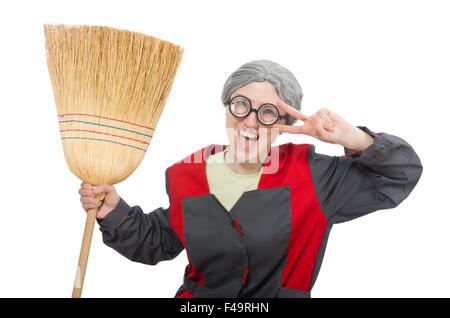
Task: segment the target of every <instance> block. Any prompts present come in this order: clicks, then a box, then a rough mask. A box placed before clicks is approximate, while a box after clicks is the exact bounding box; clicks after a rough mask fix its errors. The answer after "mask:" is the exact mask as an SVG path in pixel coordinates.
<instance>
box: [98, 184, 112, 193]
mask: <svg viewBox="0 0 450 318" xmlns="http://www.w3.org/2000/svg"><path fill="white" fill-rule="evenodd" d="M112 191H114V187H113V186H112V185H110V184H100V185H98V186H96V187H95V189H94V193H95V194H99V193H105V194H108V193H110V192H112Z"/></svg>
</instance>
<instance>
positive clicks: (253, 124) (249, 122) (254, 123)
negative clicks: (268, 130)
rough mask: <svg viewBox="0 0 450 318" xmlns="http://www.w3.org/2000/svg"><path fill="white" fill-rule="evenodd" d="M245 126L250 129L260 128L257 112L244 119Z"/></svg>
mask: <svg viewBox="0 0 450 318" xmlns="http://www.w3.org/2000/svg"><path fill="white" fill-rule="evenodd" d="M244 124H245V125H246V126H247V127H249V128H258V126H259V121H258V118H257V117H256V112H251V113H250V115H248V116H247V117H246V118H244Z"/></svg>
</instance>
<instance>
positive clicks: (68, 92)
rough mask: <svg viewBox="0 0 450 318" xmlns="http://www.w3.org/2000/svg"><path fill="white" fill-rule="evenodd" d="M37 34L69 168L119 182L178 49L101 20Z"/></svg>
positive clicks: (90, 178) (155, 116)
mask: <svg viewBox="0 0 450 318" xmlns="http://www.w3.org/2000/svg"><path fill="white" fill-rule="evenodd" d="M44 33H45V44H46V51H47V64H48V70H49V74H50V79H51V82H52V87H53V95H54V99H55V104H56V108H57V116H58V121H59V127H60V132H61V140H62V145H63V150H64V156H65V159H66V162H67V165H68V166H69V169H70V171H71V172H72V173H73V174H75V176H77V177H78V178H79V179H80V180H82V181H84V182H87V183H90V184H92V185H94V186H95V185H99V184H116V183H119V182H121V181H123V180H125V179H126V178H127V177H128V176H130V175H131V174H132V173H133V172H134V171H135V170H136V168H137V167H138V165H139V164H140V162H141V161H142V159H143V157H144V155H145V153H146V151H147V149H148V146H149V144H150V141H151V139H152V137H153V134H154V131H155V128H156V125H157V123H158V120H159V118H160V116H161V112H162V110H163V108H164V105H165V103H166V100H167V97H168V95H169V92H170V89H171V87H172V83H173V80H174V78H175V74H176V72H177V69H178V66H179V64H180V62H181V58H182V54H183V49H182V48H181V47H179V46H176V45H174V44H172V43H169V42H166V41H163V40H161V39H157V38H154V37H151V36H148V35H145V34H141V33H137V32H131V31H126V30H117V29H113V28H109V27H105V26H84V25H49V24H45V25H44ZM97 198H98V199H99V200H103V198H104V194H100V195H98V196H97ZM96 214H97V209H90V210H88V213H87V218H86V225H85V229H84V235H83V241H82V245H81V251H80V257H79V261H78V268H77V274H76V278H75V283H74V287H73V293H72V297H81V292H82V288H83V282H84V276H85V273H86V266H87V260H88V256H89V248H90V244H91V239H92V232H93V228H94V224H95V219H96Z"/></svg>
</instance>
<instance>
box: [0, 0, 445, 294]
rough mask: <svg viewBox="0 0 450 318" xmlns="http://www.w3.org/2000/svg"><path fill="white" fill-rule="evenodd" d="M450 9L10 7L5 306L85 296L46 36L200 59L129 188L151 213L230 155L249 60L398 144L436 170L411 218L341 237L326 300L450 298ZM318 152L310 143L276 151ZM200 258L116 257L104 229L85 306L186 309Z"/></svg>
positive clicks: (4, 89)
mask: <svg viewBox="0 0 450 318" xmlns="http://www.w3.org/2000/svg"><path fill="white" fill-rule="evenodd" d="M447 5H448V2H447V1H430V0H427V1H411V0H409V1H395V0H389V1H380V0H379V1H281V0H277V1H261V0H259V1H232V0H227V1H221V2H219V1H192V0H190V1H131V0H127V1H92V0H90V1H80V0H77V1H14V2H12V1H10V2H2V5H1V8H0V24H1V25H0V32H1V34H0V39H1V42H0V43H1V49H0V74H1V75H0V81H1V83H0V84H1V85H0V88H1V95H0V103H1V116H0V133H1V143H2V148H1V156H0V167H1V169H2V171H1V172H2V174H1V177H2V179H1V185H2V191H1V192H0V193H1V194H0V195H1V201H2V207H1V211H0V213H1V215H0V226H1V228H0V251H1V254H0V296H1V297H70V296H71V292H72V286H73V281H74V278H75V271H76V265H77V261H78V255H79V249H80V244H81V238H82V233H83V229H84V221H85V212H84V211H83V210H82V208H81V204H80V202H79V195H78V189H79V185H80V183H81V181H80V180H78V179H77V178H76V177H75V176H73V175H72V174H71V173H70V172H69V170H68V168H67V165H66V163H65V160H64V156H63V151H62V146H61V140H60V134H59V128H58V124H57V117H56V107H55V104H54V100H53V92H52V88H51V84H50V79H49V75H48V70H47V64H46V59H45V49H44V35H43V24H44V23H55V24H56V23H64V24H88V25H107V26H110V27H115V28H120V29H128V30H132V31H137V32H142V33H146V34H149V35H153V36H156V37H160V38H162V39H164V40H168V41H171V42H173V43H176V44H178V45H181V46H182V47H184V48H185V54H184V57H183V60H182V62H181V65H180V68H179V71H178V73H177V76H176V79H175V82H174V85H173V88H172V92H171V94H170V96H169V99H168V101H167V104H166V108H165V110H164V112H163V114H162V117H161V119H160V122H159V124H158V126H157V130H156V133H155V137H154V138H153V140H152V143H151V145H150V148H149V151H148V153H147V155H146V157H145V158H144V160H143V162H142V163H141V165H140V166H139V168H138V169H137V170H136V172H135V173H134V174H133V175H132V176H131V177H130V178H129V179H127V180H126V181H124V182H123V183H121V184H118V185H116V188H117V190H118V192H119V194H120V195H121V196H122V197H123V198H124V199H125V200H126V201H127V202H128V203H129V204H130V205H139V206H141V207H142V208H143V210H144V211H146V212H150V211H153V210H154V209H156V208H158V207H160V206H163V207H167V206H168V205H169V202H168V198H167V196H166V193H165V183H164V172H165V169H166V168H167V167H168V166H169V165H171V164H173V163H174V162H175V161H177V160H179V159H182V158H184V157H185V156H186V155H188V154H190V153H192V152H194V151H195V150H198V149H200V148H202V147H204V146H206V145H209V144H211V143H216V144H226V143H227V139H226V134H225V110H224V108H223V107H222V106H221V103H220V93H221V89H222V86H223V83H224V82H225V80H226V78H227V77H228V75H229V74H230V73H231V72H233V71H234V70H235V69H236V68H238V67H239V66H240V65H242V64H243V63H245V62H248V61H251V60H254V59H270V60H273V61H276V62H278V63H280V64H282V65H284V66H285V67H287V68H288V69H290V70H291V71H292V72H293V73H294V74H295V75H296V77H297V79H298V81H299V82H300V84H301V86H302V88H303V90H304V99H303V106H302V107H303V108H302V110H303V111H304V112H305V113H306V114H308V115H310V114H313V113H314V112H316V111H318V110H319V109H320V108H321V107H327V108H329V109H331V110H332V111H334V112H336V113H338V114H339V115H341V116H342V117H343V118H344V119H346V120H347V121H349V122H351V123H352V124H354V125H363V126H367V127H369V128H370V129H371V130H373V131H375V132H386V133H390V134H394V135H397V136H399V137H401V138H403V139H405V140H406V141H408V142H409V143H410V144H411V145H412V146H413V148H414V149H415V150H416V152H417V153H418V154H419V156H420V158H421V161H422V164H423V166H424V172H423V175H422V178H421V180H420V181H419V183H418V185H417V187H416V188H415V190H414V191H413V192H412V194H411V195H410V196H409V197H408V198H407V199H406V200H405V201H404V202H403V203H402V204H401V205H400V206H398V207H397V208H395V209H392V210H384V211H379V212H375V213H373V214H370V215H368V216H365V217H362V218H359V219H356V220H354V221H351V222H348V223H343V224H339V225H336V226H334V228H333V230H332V232H331V235H330V240H329V244H328V247H327V251H326V253H325V259H324V262H323V265H322V269H321V273H320V275H319V277H318V279H317V282H316V284H315V287H314V289H313V292H312V296H313V297H449V296H450V289H449V287H448V286H450V274H449V268H450V255H449V249H448V246H449V242H450V237H449V233H448V232H449V231H448V224H449V222H450V216H449V207H448V197H449V194H448V188H447V185H448V182H446V181H447V180H448V178H449V173H448V169H447V162H448V159H449V151H448V148H447V147H448V133H447V129H446V126H448V124H449V120H448V116H447V113H448V108H449V106H450V97H449V95H450V94H449V87H450V75H449V74H450V62H449V60H450V59H449V57H450V41H449V38H450V37H449V35H450V34H449V33H450V32H449V31H450V19H448V17H449V15H450V10H449V8H448V7H447ZM285 142H294V143H314V144H315V145H316V151H317V152H320V153H325V154H329V155H342V154H343V148H342V147H341V146H339V145H330V144H325V143H323V142H320V141H318V140H314V139H312V138H310V137H308V136H302V135H287V134H285V135H283V136H281V137H280V138H279V139H278V140H277V143H278V144H281V143H285ZM186 264H187V258H186V254H185V252H182V253H181V254H180V255H179V256H178V257H177V258H176V259H175V260H172V261H170V262H161V263H159V264H158V265H156V266H153V267H151V266H147V265H143V264H138V263H133V262H131V261H129V260H127V259H126V258H124V257H123V256H121V255H119V254H118V253H116V252H115V251H114V250H112V249H110V248H109V247H107V246H106V245H104V244H103V243H102V238H101V233H100V231H99V230H98V225H96V228H95V232H94V237H93V242H92V247H91V253H90V257H89V264H88V268H87V273H86V279H85V284H84V290H83V296H84V297H173V296H174V294H175V292H176V290H177V289H178V287H179V286H180V285H181V283H182V276H183V273H184V267H185V265H186Z"/></svg>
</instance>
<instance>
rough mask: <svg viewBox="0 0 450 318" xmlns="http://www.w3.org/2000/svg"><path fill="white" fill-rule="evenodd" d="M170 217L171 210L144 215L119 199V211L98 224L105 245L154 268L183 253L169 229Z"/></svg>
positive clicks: (178, 242) (117, 207)
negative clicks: (157, 264) (161, 262)
mask: <svg viewBox="0 0 450 318" xmlns="http://www.w3.org/2000/svg"><path fill="white" fill-rule="evenodd" d="M169 213H170V208H167V209H163V208H158V209H156V210H154V211H152V212H150V213H148V214H145V213H144V212H143V211H142V209H141V208H140V207H139V206H133V207H130V206H129V205H128V204H127V203H126V202H125V200H123V199H122V198H120V201H119V203H118V205H117V206H116V208H115V209H114V210H112V211H111V212H110V213H109V214H108V216H107V217H106V218H105V219H103V220H100V219H97V222H98V224H99V225H100V231H101V232H102V236H103V242H104V243H105V244H106V245H108V246H109V247H111V248H113V249H114V250H116V251H117V252H119V253H120V254H122V255H123V256H125V257H127V258H128V259H130V260H132V261H135V262H139V263H144V264H149V265H155V264H156V263H158V262H160V261H164V260H171V259H173V258H175V257H176V256H177V255H178V254H180V253H181V251H182V250H183V249H184V247H183V244H182V243H181V241H180V240H179V238H178V236H177V235H176V234H175V232H174V231H173V230H172V228H171V226H170V223H169Z"/></svg>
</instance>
